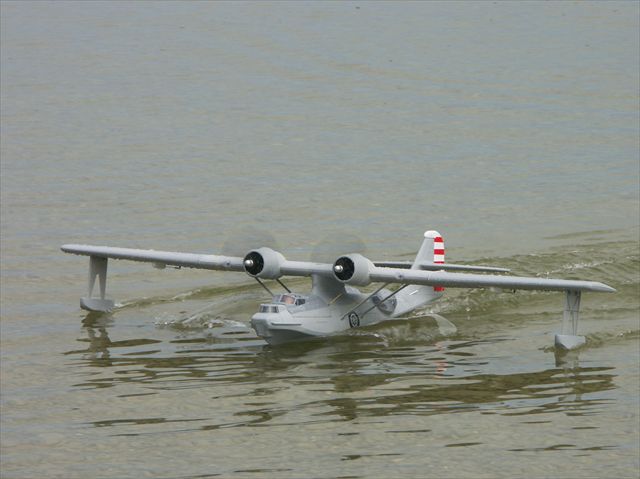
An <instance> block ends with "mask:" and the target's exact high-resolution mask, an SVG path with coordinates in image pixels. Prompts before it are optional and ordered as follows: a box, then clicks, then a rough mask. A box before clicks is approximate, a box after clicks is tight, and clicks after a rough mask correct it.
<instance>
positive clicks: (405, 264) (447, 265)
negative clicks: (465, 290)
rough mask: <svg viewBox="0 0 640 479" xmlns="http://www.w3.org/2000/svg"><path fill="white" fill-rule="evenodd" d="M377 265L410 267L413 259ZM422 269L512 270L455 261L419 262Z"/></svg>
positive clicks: (379, 262)
mask: <svg viewBox="0 0 640 479" xmlns="http://www.w3.org/2000/svg"><path fill="white" fill-rule="evenodd" d="M373 264H374V265H375V266H379V267H381V268H401V269H410V268H411V266H413V261H374V262H373ZM419 266H420V269H423V270H427V271H478V272H486V273H508V272H509V271H511V270H510V269H507V268H497V267H495V266H472V265H468V264H453V263H430V262H427V261H424V262H421V263H419Z"/></svg>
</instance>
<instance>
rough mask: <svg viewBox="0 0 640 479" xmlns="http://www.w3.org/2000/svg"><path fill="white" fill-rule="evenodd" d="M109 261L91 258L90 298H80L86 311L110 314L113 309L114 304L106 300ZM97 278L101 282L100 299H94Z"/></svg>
mask: <svg viewBox="0 0 640 479" xmlns="http://www.w3.org/2000/svg"><path fill="white" fill-rule="evenodd" d="M108 262H109V260H108V259H107V258H102V257H98V256H90V257H89V296H86V297H84V298H80V307H81V308H82V309H84V310H86V311H99V312H103V313H106V312H109V311H111V310H112V309H113V306H114V302H113V300H112V299H107V298H106V292H107V265H108ZM96 277H97V278H99V281H100V297H99V298H94V297H93V288H94V286H95V285H96Z"/></svg>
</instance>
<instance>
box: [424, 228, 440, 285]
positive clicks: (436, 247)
mask: <svg viewBox="0 0 640 479" xmlns="http://www.w3.org/2000/svg"><path fill="white" fill-rule="evenodd" d="M427 235H428V236H427ZM425 236H427V237H432V238H433V263H434V264H444V240H443V239H442V236H440V233H438V232H437V231H428V232H427V233H426V234H425ZM433 290H434V291H435V292H438V293H440V292H442V291H444V288H443V287H442V286H434V287H433Z"/></svg>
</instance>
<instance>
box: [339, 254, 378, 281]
mask: <svg viewBox="0 0 640 479" xmlns="http://www.w3.org/2000/svg"><path fill="white" fill-rule="evenodd" d="M373 267H374V266H373V263H372V262H371V261H369V260H368V259H367V258H365V257H364V256H362V255H361V254H357V253H355V254H348V255H346V256H341V257H340V258H338V259H337V260H336V262H335V263H333V274H334V276H335V277H336V279H337V280H338V281H340V282H342V283H346V284H355V285H357V286H366V285H367V284H369V283H371V279H370V278H369V273H370V271H371V270H372V269H373Z"/></svg>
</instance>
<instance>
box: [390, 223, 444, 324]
mask: <svg viewBox="0 0 640 479" xmlns="http://www.w3.org/2000/svg"><path fill="white" fill-rule="evenodd" d="M421 263H434V264H444V240H443V239H442V236H441V235H440V233H438V232H437V231H427V232H425V234H424V240H423V241H422V245H421V246H420V249H419V250H418V254H417V255H416V259H415V260H414V261H413V264H412V265H411V269H421V268H420V264H421ZM443 291H444V288H443V287H442V286H414V285H411V286H408V287H407V288H405V289H403V290H402V291H400V292H399V293H398V294H397V295H396V298H397V306H396V308H395V310H394V312H393V315H394V316H396V317H397V316H402V315H404V314H406V313H408V312H409V311H411V310H413V309H416V308H418V307H420V306H422V305H424V304H427V303H429V302H431V301H433V300H434V299H437V298H439V297H440V296H442V292H443Z"/></svg>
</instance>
